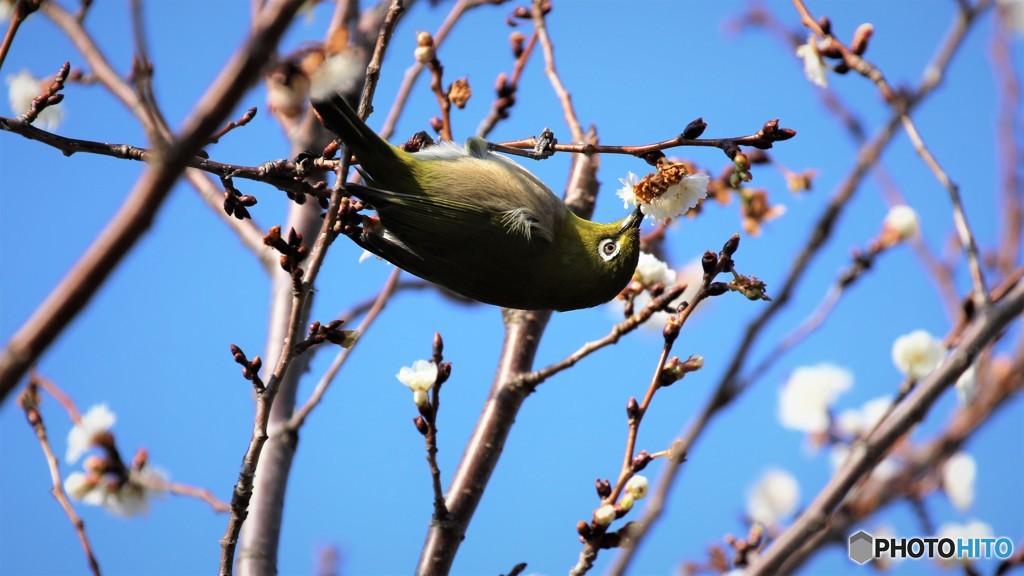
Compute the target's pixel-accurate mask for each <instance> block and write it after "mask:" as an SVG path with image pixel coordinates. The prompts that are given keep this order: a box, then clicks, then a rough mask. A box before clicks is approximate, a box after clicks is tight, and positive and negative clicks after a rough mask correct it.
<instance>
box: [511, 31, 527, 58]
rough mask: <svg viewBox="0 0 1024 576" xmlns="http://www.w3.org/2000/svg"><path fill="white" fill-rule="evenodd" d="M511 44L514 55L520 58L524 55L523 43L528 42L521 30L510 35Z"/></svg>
mask: <svg viewBox="0 0 1024 576" xmlns="http://www.w3.org/2000/svg"><path fill="white" fill-rule="evenodd" d="M508 41H509V44H511V45H512V57H513V58H519V57H520V56H522V55H523V45H524V43H525V42H526V36H525V35H524V34H523V33H522V32H520V31H519V30H515V31H514V32H512V33H511V34H509V36H508Z"/></svg>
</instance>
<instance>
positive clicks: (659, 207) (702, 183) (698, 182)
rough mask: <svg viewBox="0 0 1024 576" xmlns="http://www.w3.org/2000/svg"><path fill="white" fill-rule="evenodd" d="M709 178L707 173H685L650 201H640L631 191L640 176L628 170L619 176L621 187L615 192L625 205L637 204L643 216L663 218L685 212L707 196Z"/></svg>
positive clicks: (656, 218)
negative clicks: (623, 175)
mask: <svg viewBox="0 0 1024 576" xmlns="http://www.w3.org/2000/svg"><path fill="white" fill-rule="evenodd" d="M710 180H711V179H710V177H708V175H707V174H687V175H686V176H683V177H682V179H681V180H680V181H679V182H676V183H675V184H672V185H671V186H669V187H668V189H667V190H665V192H664V193H662V194H661V195H660V196H656V197H655V198H653V199H651V201H650V202H640V201H639V200H637V197H636V194H635V193H634V191H633V190H634V188H635V186H636V185H637V184H639V183H640V178H639V177H638V176H637V175H636V174H634V173H632V172H629V173H628V174H627V175H626V177H625V178H619V182H622V188H619V190H618V192H616V194H617V195H618V197H619V198H621V199H622V201H623V204H624V206H625V207H627V208H628V207H629V206H637V205H639V206H640V211H641V212H643V213H644V216H649V217H651V218H654V219H655V220H665V219H667V218H675V217H676V216H679V215H681V214H685V213H686V212H687V211H689V210H690V209H691V208H693V207H695V206H696V205H697V202H699V201H700V200H703V199H705V198H707V196H708V182H710Z"/></svg>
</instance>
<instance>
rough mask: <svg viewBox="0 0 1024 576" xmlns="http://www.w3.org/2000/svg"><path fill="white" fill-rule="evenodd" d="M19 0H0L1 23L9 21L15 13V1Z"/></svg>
mask: <svg viewBox="0 0 1024 576" xmlns="http://www.w3.org/2000/svg"><path fill="white" fill-rule="evenodd" d="M16 1H17V0H0V23H2V22H7V21H8V20H10V19H11V16H12V15H13V14H14V3H15V2H16Z"/></svg>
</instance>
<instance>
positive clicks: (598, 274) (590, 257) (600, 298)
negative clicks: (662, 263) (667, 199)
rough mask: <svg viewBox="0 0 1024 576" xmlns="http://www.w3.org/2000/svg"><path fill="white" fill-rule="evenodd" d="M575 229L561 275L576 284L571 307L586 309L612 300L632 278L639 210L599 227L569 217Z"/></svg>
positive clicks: (636, 250)
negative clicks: (573, 301)
mask: <svg viewBox="0 0 1024 576" xmlns="http://www.w3.org/2000/svg"><path fill="white" fill-rule="evenodd" d="M569 220H571V222H572V224H571V227H572V228H573V229H574V230H573V232H572V234H571V235H572V236H575V237H576V241H575V242H571V244H572V247H571V248H569V247H568V246H567V247H566V248H569V249H567V250H565V251H564V255H565V259H564V260H563V262H562V266H563V267H564V269H563V272H562V274H563V275H564V274H565V273H567V272H568V273H569V275H570V276H571V277H573V278H575V283H576V284H577V285H576V286H575V287H574V288H575V290H574V292H576V296H575V300H576V302H575V304H576V305H574V306H572V308H589V307H591V306H597V305H599V304H603V303H605V302H608V301H609V300H611V299H612V298H614V297H615V296H616V295H617V294H618V293H619V292H620V291H621V290H622V289H623V288H625V287H626V285H627V284H628V283H629V281H630V279H631V278H632V277H633V273H634V272H635V271H636V264H637V261H638V260H639V258H640V222H641V221H642V220H643V213H641V212H640V209H639V208H638V209H637V210H635V211H634V212H633V213H632V214H630V215H629V216H627V217H625V218H623V219H622V220H620V221H618V222H612V223H609V224H598V223H596V222H590V221H588V220H583V219H582V218H570V219H569Z"/></svg>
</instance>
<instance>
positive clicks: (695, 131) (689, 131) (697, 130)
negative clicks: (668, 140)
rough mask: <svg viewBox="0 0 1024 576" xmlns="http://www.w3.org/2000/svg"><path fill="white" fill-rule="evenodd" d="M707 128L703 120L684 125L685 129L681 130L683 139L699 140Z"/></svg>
mask: <svg viewBox="0 0 1024 576" xmlns="http://www.w3.org/2000/svg"><path fill="white" fill-rule="evenodd" d="M707 127H708V123H707V122H705V121H704V118H697V119H696V120H694V121H693V122H690V123H689V124H687V125H686V128H685V129H684V130H683V138H686V139H687V140H693V139H695V138H700V135H701V134H703V133H704V129H705V128H707Z"/></svg>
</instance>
